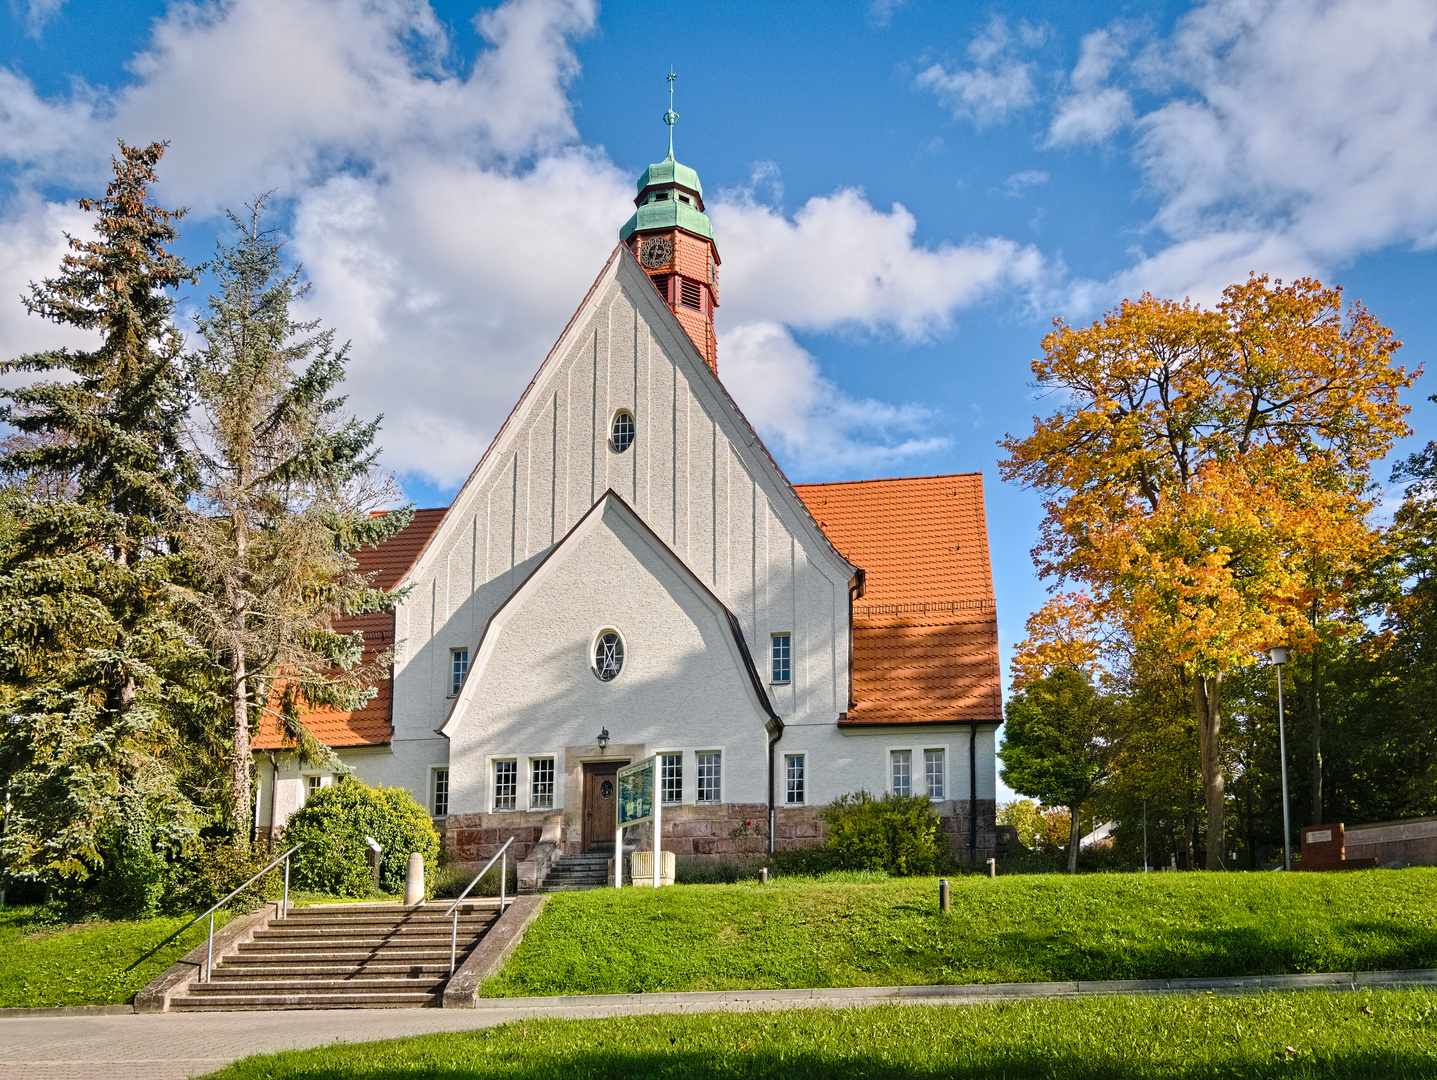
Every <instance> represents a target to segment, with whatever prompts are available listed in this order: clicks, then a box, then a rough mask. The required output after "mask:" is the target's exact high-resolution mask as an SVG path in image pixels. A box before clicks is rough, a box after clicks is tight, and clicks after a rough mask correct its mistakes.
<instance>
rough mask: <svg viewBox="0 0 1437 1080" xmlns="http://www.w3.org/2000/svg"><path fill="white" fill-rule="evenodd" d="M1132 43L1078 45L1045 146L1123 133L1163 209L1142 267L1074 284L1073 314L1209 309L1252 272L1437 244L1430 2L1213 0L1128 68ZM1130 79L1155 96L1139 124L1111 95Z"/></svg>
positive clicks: (1321, 271) (1297, 270)
mask: <svg viewBox="0 0 1437 1080" xmlns="http://www.w3.org/2000/svg"><path fill="white" fill-rule="evenodd" d="M1123 33H1124V31H1123V30H1122V28H1121V27H1115V28H1113V29H1112V30H1111V31H1098V32H1096V33H1094V34H1090V35H1088V37H1087V38H1085V39H1084V49H1083V59H1082V60H1081V61H1080V62H1079V65H1078V67H1077V68H1076V69H1075V70H1074V73H1073V77H1072V80H1071V83H1072V87H1073V95H1072V96H1071V97H1069V98H1067V99H1065V100H1064V101H1063V102H1062V103H1061V104H1060V107H1059V111H1058V114H1057V116H1056V117H1055V119H1054V121H1053V125H1052V127H1051V129H1050V138H1051V141H1052V142H1054V143H1058V142H1074V141H1081V140H1098V139H1101V138H1104V137H1106V136H1107V135H1109V134H1111V133H1112V131H1114V130H1116V128H1117V127H1118V126H1120V125H1122V124H1126V123H1129V122H1131V123H1132V125H1133V130H1134V131H1135V132H1136V136H1137V139H1136V143H1135V147H1134V160H1135V162H1136V164H1137V165H1138V166H1139V168H1140V169H1141V170H1142V172H1143V174H1144V177H1145V179H1146V182H1147V185H1148V187H1149V189H1150V191H1151V192H1152V193H1153V194H1154V195H1156V197H1157V199H1158V208H1157V211H1156V212H1155V214H1154V215H1153V218H1152V220H1151V222H1150V225H1149V229H1148V230H1147V234H1146V239H1147V241H1148V243H1147V244H1146V245H1145V248H1144V249H1142V250H1136V251H1135V252H1134V261H1133V265H1132V266H1131V267H1130V268H1129V269H1127V270H1125V271H1123V272H1122V273H1120V274H1118V275H1116V276H1115V277H1114V278H1113V279H1111V280H1109V281H1107V282H1077V283H1074V285H1073V287H1072V293H1071V295H1072V297H1073V299H1074V300H1075V301H1079V300H1081V301H1083V302H1086V303H1091V304H1093V305H1095V306H1096V305H1105V304H1108V303H1111V302H1112V300H1113V299H1115V298H1116V297H1117V296H1122V295H1134V294H1135V293H1138V292H1141V291H1143V290H1152V291H1154V292H1157V293H1160V294H1165V295H1175V296H1182V295H1190V296H1192V297H1194V298H1200V299H1205V300H1210V299H1212V298H1213V297H1215V296H1216V295H1217V293H1218V292H1219V291H1220V290H1221V288H1222V287H1223V286H1224V285H1227V284H1230V283H1232V282H1234V281H1241V280H1243V279H1245V278H1246V277H1247V274H1248V273H1249V271H1253V270H1256V271H1259V272H1263V273H1268V274H1272V275H1274V276H1281V277H1283V278H1287V279H1291V278H1293V277H1295V276H1298V275H1301V274H1315V275H1319V276H1321V275H1326V274H1330V273H1331V272H1332V271H1333V269H1335V268H1337V267H1340V266H1342V265H1344V264H1345V263H1348V262H1350V261H1351V260H1352V259H1354V258H1357V257H1359V256H1361V255H1363V254H1366V253H1369V252H1373V251H1378V250H1381V249H1383V248H1388V247H1392V246H1407V247H1412V248H1418V249H1425V248H1430V247H1432V246H1433V245H1434V244H1437V184H1434V182H1433V179H1432V178H1433V177H1434V176H1437V79H1434V78H1433V74H1432V73H1433V72H1434V71H1437V5H1433V4H1432V3H1431V2H1430V0H1328V2H1325V3H1321V4H1313V3H1310V2H1308V0H1208V2H1207V3H1203V4H1200V5H1199V6H1197V7H1195V8H1194V9H1193V10H1192V11H1191V12H1189V13H1188V14H1187V15H1185V16H1184V17H1183V18H1182V19H1181V20H1179V22H1178V25H1177V26H1176V28H1175V29H1174V31H1173V33H1172V34H1171V35H1170V36H1168V37H1166V38H1162V39H1159V40H1156V41H1153V42H1150V43H1149V45H1148V46H1147V47H1146V49H1144V50H1143V51H1142V52H1141V53H1140V55H1139V56H1138V57H1137V58H1136V59H1134V60H1133V61H1131V62H1130V63H1129V64H1128V65H1127V69H1126V71H1125V70H1123V69H1122V68H1121V67H1120V61H1121V60H1122V58H1123V54H1122V50H1121V45H1122V40H1123V39H1122V34H1123ZM1104 35H1106V36H1104ZM1123 76H1126V77H1127V78H1129V79H1130V80H1131V81H1132V82H1133V83H1134V84H1135V85H1138V86H1141V87H1142V88H1144V89H1145V90H1146V91H1147V92H1148V93H1150V94H1153V95H1156V96H1157V100H1156V102H1155V103H1154V104H1153V106H1152V107H1151V108H1149V109H1148V110H1147V111H1146V112H1144V113H1143V114H1141V115H1138V116H1135V117H1133V118H1132V119H1131V121H1129V119H1128V118H1127V116H1126V115H1125V114H1124V113H1123V111H1122V108H1120V107H1118V106H1116V105H1112V103H1111V101H1109V99H1107V98H1105V97H1104V95H1105V94H1107V93H1108V92H1109V91H1115V92H1117V91H1116V88H1115V87H1114V86H1112V85H1109V84H1110V83H1116V82H1120V81H1121V79H1122V77H1123ZM1122 92H1123V93H1124V94H1125V93H1126V92H1125V91H1122ZM1124 107H1125V106H1124Z"/></svg>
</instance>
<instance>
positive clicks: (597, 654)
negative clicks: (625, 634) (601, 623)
mask: <svg viewBox="0 0 1437 1080" xmlns="http://www.w3.org/2000/svg"><path fill="white" fill-rule="evenodd" d="M623 668H624V640H623V638H621V637H619V635H618V632H617V631H614V630H603V631H601V632H600V633H599V636H598V637H597V638H595V639H594V674H595V675H597V676H598V677H599V681H600V682H611V681H612V680H614V679H615V678H617V677H618V674H619V672H620V671H622V670H623Z"/></svg>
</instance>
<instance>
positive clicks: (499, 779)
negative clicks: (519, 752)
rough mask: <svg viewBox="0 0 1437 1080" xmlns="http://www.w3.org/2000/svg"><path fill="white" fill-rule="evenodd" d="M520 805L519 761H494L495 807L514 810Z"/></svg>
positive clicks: (496, 808)
mask: <svg viewBox="0 0 1437 1080" xmlns="http://www.w3.org/2000/svg"><path fill="white" fill-rule="evenodd" d="M518 805H519V763H518V762H517V761H496V762H494V809H495V810H513V809H516V808H517V807H518Z"/></svg>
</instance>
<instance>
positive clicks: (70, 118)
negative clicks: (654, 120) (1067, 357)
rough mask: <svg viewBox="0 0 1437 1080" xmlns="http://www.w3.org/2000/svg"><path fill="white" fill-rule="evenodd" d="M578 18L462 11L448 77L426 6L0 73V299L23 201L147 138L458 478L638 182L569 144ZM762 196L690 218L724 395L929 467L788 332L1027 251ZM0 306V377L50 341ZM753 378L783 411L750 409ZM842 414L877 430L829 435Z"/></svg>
mask: <svg viewBox="0 0 1437 1080" xmlns="http://www.w3.org/2000/svg"><path fill="white" fill-rule="evenodd" d="M594 19H595V8H594V4H593V2H592V0H509V2H508V3H506V4H504V5H502V6H500V7H498V8H495V9H493V10H492V11H488V12H486V13H484V14H483V15H481V16H480V17H479V20H478V23H477V25H478V26H479V28H480V31H481V33H482V34H483V35H484V37H485V39H486V42H487V47H486V48H485V49H484V50H483V51H482V52H481V53H480V54H479V56H478V57H477V58H476V59H475V62H474V64H473V68H472V70H471V71H470V73H469V74H468V75H467V76H466V75H461V74H458V73H456V70H455V67H454V65H453V63H452V62H451V61H452V57H451V56H450V43H449V39H448V37H447V34H446V32H445V30H444V28H443V26H442V25H441V24H440V22H439V21H438V20H437V19H436V17H435V15H434V13H433V11H432V10H431V9H430V7H429V6H428V4H427V3H426V2H424V0H232V2H230V3H226V4H223V5H219V4H216V5H203V6H202V5H197V4H196V5H191V4H184V3H180V4H176V5H175V6H173V7H172V8H170V10H169V12H168V14H167V15H166V16H165V17H164V18H163V19H162V20H160V21H159V22H157V23H156V24H155V26H154V29H153V32H152V37H151V40H150V42H149V44H148V45H147V47H146V48H145V50H144V51H143V52H142V53H141V54H139V55H137V56H135V57H133V58H132V59H131V61H130V64H129V68H130V71H131V73H132V76H133V78H132V80H131V81H130V82H129V83H127V84H126V85H125V86H123V87H121V88H120V89H118V90H116V91H114V92H106V93H102V92H100V91H96V90H93V89H90V88H86V87H83V86H80V87H78V88H76V89H75V90H73V91H72V92H71V93H70V94H68V95H63V96H59V97H55V98H52V99H44V98H41V97H39V96H38V95H37V94H36V93H35V92H34V90H33V88H32V87H31V86H30V84H28V83H27V82H26V81H25V80H24V79H22V78H21V77H20V76H18V75H15V74H13V73H10V72H5V71H3V70H0V156H3V157H4V158H5V159H6V160H8V162H9V164H10V166H11V169H10V173H9V176H10V180H11V193H10V196H9V198H8V200H7V201H6V203H5V205H4V209H3V212H0V243H4V244H5V249H6V250H7V251H8V252H9V253H11V254H12V256H13V257H12V259H11V260H9V261H8V262H7V264H6V267H5V270H4V271H3V272H0V288H7V289H8V290H9V292H10V293H11V295H13V294H14V293H16V292H18V291H20V289H21V287H22V285H23V281H24V280H28V277H37V276H40V275H43V274H46V273H51V272H53V270H54V268H55V266H56V265H57V264H58V259H59V246H58V245H59V244H60V242H61V241H60V239H59V236H58V232H59V228H60V227H61V226H65V227H71V228H74V227H77V226H79V225H80V224H81V223H83V221H84V217H83V215H80V214H79V212H78V211H76V210H73V209H69V208H64V207H59V206H55V205H53V204H49V203H46V202H45V201H44V200H43V199H41V198H39V197H38V196H37V195H35V194H34V192H35V191H37V190H40V189H41V188H42V187H43V186H44V185H48V184H56V185H60V186H64V187H68V188H71V189H79V190H85V191H94V190H96V189H97V188H98V187H99V186H100V185H102V184H103V183H104V180H105V177H106V174H107V171H108V161H109V157H110V154H111V153H112V152H113V148H114V139H115V138H116V137H117V136H119V137H124V138H125V139H126V140H127V141H130V142H134V143H140V142H146V141H149V140H151V139H155V138H167V139H169V140H170V143H171V146H170V149H169V151H168V152H167V154H166V156H165V159H164V161H163V162H162V163H161V166H160V169H159V174H160V180H161V183H160V186H159V187H158V188H157V190H156V196H157V198H159V199H160V200H161V202H163V203H165V204H167V205H172V206H173V205H185V204H187V205H189V206H191V207H192V208H193V216H192V217H191V219H190V220H191V222H195V221H210V222H215V221H217V220H218V218H219V213H220V211H221V210H222V209H223V208H224V207H227V206H229V207H233V206H238V205H241V204H242V203H243V202H244V201H245V200H246V199H248V198H250V197H251V196H253V194H255V193H256V192H259V191H264V190H268V189H271V188H273V189H276V192H277V194H276V198H275V200H274V204H273V205H275V206H276V207H278V208H279V209H280V210H282V211H286V212H288V214H289V220H288V231H289V234H290V237H291V242H290V246H289V249H288V254H289V255H290V256H291V257H293V258H295V259H297V260H299V261H302V262H303V263H304V264H305V270H306V274H307V276H308V278H309V280H310V281H311V282H312V290H311V292H310V294H309V296H308V297H307V298H306V300H305V302H304V308H305V315H306V316H307V317H317V318H321V319H323V320H324V322H325V324H326V325H328V326H332V327H334V328H336V330H337V331H338V332H339V334H340V337H341V340H343V339H346V338H348V339H352V342H353V348H352V352H351V364H350V376H349V380H348V382H347V383H346V387H345V389H346V392H347V393H348V394H349V399H350V406H351V407H352V408H353V409H354V410H355V411H356V412H357V413H359V414H360V415H373V414H374V413H377V412H383V413H385V416H386V419H385V423H384V428H383V431H382V432H381V436H380V438H381V441H382V443H383V445H384V447H385V462H386V464H387V465H388V466H389V467H390V468H393V469H395V470H397V471H400V472H401V473H417V474H422V475H423V476H425V477H426V478H428V479H430V480H432V481H434V482H437V483H439V484H441V485H443V484H452V483H455V482H457V481H459V480H461V479H462V478H463V477H464V476H465V475H466V474H467V473H468V471H469V470H470V469H471V468H472V466H473V464H474V462H475V461H476V460H477V458H478V456H479V454H480V453H482V452H483V449H484V447H485V446H486V445H487V443H488V441H489V439H490V437H491V436H492V434H493V432H494V430H495V429H496V428H497V426H498V424H499V423H500V422H502V420H503V417H504V415H505V414H506V413H507V412H508V410H509V408H510V407H511V405H512V404H513V402H514V401H515V399H516V398H517V396H518V394H519V393H520V392H521V391H522V389H523V387H524V385H525V384H526V383H527V381H528V380H529V378H530V377H531V375H532V374H533V371H534V369H535V368H536V367H537V365H538V363H539V362H540V360H541V359H542V358H543V357H544V355H545V354H546V353H547V352H548V349H549V347H550V346H551V345H552V343H553V339H554V338H555V337H556V336H557V334H558V333H559V332H560V330H561V329H562V327H563V326H564V323H565V321H566V320H567V319H568V317H569V315H570V314H571V313H572V311H573V309H574V307H575V306H576V305H577V304H578V302H579V300H580V299H581V298H582V297H583V295H584V293H585V291H586V289H587V287H588V285H589V283H590V282H591V280H592V278H593V275H594V274H596V273H597V272H598V270H599V268H600V267H601V266H602V265H603V262H604V260H605V258H606V257H607V255H608V254H609V252H610V251H611V250H612V249H613V246H614V244H615V242H616V240H617V230H618V227H619V225H620V224H621V223H622V222H623V221H624V219H625V218H626V217H627V216H628V214H629V212H630V210H631V207H630V199H631V196H632V183H633V179H632V177H629V176H627V175H623V174H620V173H619V172H618V171H617V170H616V169H615V167H614V166H613V164H612V163H611V162H610V161H609V160H608V158H607V157H606V156H605V155H604V154H603V153H602V152H601V151H598V150H595V149H592V148H589V147H585V146H583V145H582V144H581V143H580V142H579V139H578V135H577V132H576V129H575V126H574V122H573V108H572V105H571V103H570V101H569V98H568V96H567V89H568V86H569V84H570V82H571V81H572V80H573V79H574V78H575V76H576V75H577V73H578V66H577V61H576V59H575V56H574V53H573V49H572V46H571V42H572V41H573V40H574V39H575V38H576V37H578V36H581V35H583V34H585V33H587V32H588V31H589V30H590V29H591V28H592V27H593V25H594ZM759 193H762V195H763V196H765V197H767V198H770V199H775V200H777V199H781V198H782V185H781V184H780V182H779V177H778V169H777V167H776V166H774V165H773V164H772V163H766V162H765V163H759V164H758V165H756V166H755V167H754V171H753V176H752V178H751V181H750V183H749V185H748V186H747V188H746V189H745V190H742V191H739V192H735V193H727V194H726V195H725V194H720V196H719V198H717V199H715V200H714V202H713V203H712V204H711V208H712V211H713V214H714V217H715V220H716V221H717V222H718V223H719V229H720V237H721V240H720V243H721V249H722V251H723V254H724V256H725V260H726V261H725V263H724V279H723V282H722V288H723V290H724V292H723V301H724V307H723V309H722V311H721V313H720V325H721V327H724V326H727V327H728V328H729V330H728V332H727V333H725V335H724V339H723V340H724V342H725V345H724V349H725V350H726V352H725V353H723V354H721V364H722V370H723V371H724V375H725V380H726V381H727V382H728V383H729V384H730V385H731V386H732V387H733V389H734V391H735V393H736V395H737V396H738V397H739V398H740V400H743V401H745V402H747V403H749V405H750V407H751V408H752V409H753V410H754V416H755V419H756V422H757V423H759V424H760V428H761V430H763V431H765V433H766V435H768V436H771V437H773V438H774V439H775V440H776V445H779V446H782V447H783V448H784V450H785V452H786V453H787V454H789V455H790V456H791V459H792V460H793V461H796V462H799V463H801V464H800V467H803V468H806V469H818V468H821V467H822V466H823V465H824V463H827V464H828V465H829V466H830V467H849V466H852V465H853V464H854V463H856V462H858V461H867V462H869V463H870V464H871V465H873V466H875V467H877V466H881V465H883V464H884V463H886V462H889V461H893V460H896V459H897V457H901V456H904V455H908V454H913V453H918V452H922V451H923V450H924V449H926V448H930V447H932V446H934V445H936V443H935V442H934V440H932V439H927V438H924V437H923V436H922V431H921V429H922V428H923V425H925V424H927V423H930V422H931V421H932V418H931V417H930V416H929V415H928V414H927V413H926V412H925V411H923V410H920V409H915V408H911V407H903V406H892V405H886V404H883V403H879V402H866V401H865V402H853V401H851V400H850V399H848V398H847V397H845V396H844V395H843V394H841V393H840V392H839V391H838V390H837V389H836V388H834V386H833V385H832V383H831V382H829V381H828V380H826V379H825V378H823V376H822V375H821V374H820V373H819V371H818V368H817V362H816V360H814V358H813V357H812V356H811V355H809V354H808V353H806V352H804V351H803V350H802V349H800V348H799V347H798V346H797V344H796V343H794V342H793V339H792V338H791V337H790V336H789V333H788V330H787V329H786V327H787V326H794V327H801V328H804V329H808V330H814V331H820V332H823V331H834V330H842V329H845V328H857V329H861V330H863V331H865V332H872V333H878V334H894V335H897V336H899V337H902V338H907V339H919V338H923V337H926V336H929V335H932V334H935V333H940V332H942V331H944V330H946V329H947V328H948V327H949V326H950V325H951V321H952V318H953V316H954V313H955V311H956V310H957V309H959V308H960V307H962V306H963V305H965V304H968V303H972V302H973V301H975V300H978V299H981V298H982V297H984V296H986V295H988V294H989V293H990V292H991V291H993V290H994V289H996V288H999V287H1001V286H1002V285H1003V284H1004V283H1012V282H1024V281H1028V280H1030V279H1032V278H1034V277H1035V276H1036V275H1037V274H1038V273H1039V272H1040V270H1041V260H1040V259H1039V257H1038V255H1037V253H1036V252H1034V251H1032V250H1031V249H1027V248H1021V247H1019V246H1018V245H1016V244H1013V243H1011V242H1009V241H1005V240H1000V239H990V240H979V241H974V242H970V243H966V244H963V245H958V246H955V245H949V244H942V245H938V246H936V247H928V246H922V245H918V244H915V243H914V239H913V237H914V232H915V222H914V220H913V217H912V215H911V214H909V213H908V212H907V211H906V210H904V209H903V208H902V207H900V206H895V207H894V208H893V209H892V210H891V211H890V212H887V213H884V212H880V211H878V210H876V209H874V208H873V207H872V206H870V205H869V204H868V203H867V201H866V200H865V199H864V198H863V197H862V195H861V194H859V193H858V192H855V191H839V192H836V193H834V194H833V195H830V196H827V197H823V198H817V199H812V200H810V201H809V202H808V203H807V204H805V205H804V206H803V207H802V208H801V209H800V210H799V212H798V213H797V214H796V215H795V216H794V217H793V218H791V219H790V218H787V217H785V216H784V215H782V214H781V213H779V212H778V211H776V210H772V209H770V208H768V207H767V206H763V205H760V204H758V203H757V202H755V199H756V198H757V197H758V195H759ZM12 277H13V279H14V280H13V281H12ZM795 283H798V285H799V288H798V289H797V291H796V292H795V288H794V286H795ZM780 296H786V299H785V300H784V301H783V302H782V303H779V301H778V298H779V297H780ZM0 312H3V313H0V356H14V355H17V354H18V353H20V352H21V351H24V350H25V349H28V348H35V347H39V346H40V345H42V344H44V343H46V342H51V343H53V342H54V341H56V340H57V338H56V335H55V331H56V328H54V327H52V326H49V325H48V324H43V323H39V322H38V320H34V319H29V320H26V319H25V318H24V317H23V313H22V312H20V309H18V306H17V305H14V304H13V303H11V304H5V303H4V302H3V297H0ZM785 342H787V345H786V346H785V344H784V343H785ZM728 350H731V351H732V353H733V355H732V357H730V356H728V355H727V351H728ZM764 365H768V367H767V368H765V367H764ZM759 371H764V372H765V374H762V375H760V376H757V377H755V375H754V373H755V372H759ZM775 372H784V373H786V374H785V375H784V378H785V379H787V380H788V382H787V385H788V388H789V390H791V391H792V396H791V397H790V399H789V401H790V404H791V403H792V402H794V401H802V402H803V403H804V405H803V408H802V409H800V410H797V411H793V409H792V408H790V409H789V411H788V412H787V413H783V412H782V410H779V409H777V407H776V406H772V405H771V404H770V405H765V401H768V400H769V399H768V398H766V397H765V396H764V395H765V393H766V390H765V386H766V380H770V378H771V377H772V376H774V374H775ZM860 416H861V417H862V421H861V422H862V423H866V424H868V425H872V424H874V423H877V424H878V429H875V430H881V431H882V432H883V434H882V435H881V436H879V437H873V436H871V435H867V436H865V437H864V438H863V439H862V440H858V439H855V438H851V437H850V436H851V435H852V434H853V433H854V432H857V431H858V430H859V425H860V420H859V419H858V418H859V417H860Z"/></svg>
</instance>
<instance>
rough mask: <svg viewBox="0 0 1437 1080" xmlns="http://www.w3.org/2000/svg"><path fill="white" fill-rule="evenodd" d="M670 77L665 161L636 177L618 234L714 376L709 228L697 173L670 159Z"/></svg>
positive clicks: (714, 271) (714, 276)
mask: <svg viewBox="0 0 1437 1080" xmlns="http://www.w3.org/2000/svg"><path fill="white" fill-rule="evenodd" d="M674 78H675V76H674V74H673V73H672V72H670V73H669V76H668V79H669V111H668V112H666V113H664V123H666V124H668V125H669V156H668V157H666V158H664V160H663V161H660V162H658V163H657V164H654V165H650V166H649V167H648V168H647V169H645V170H644V174H643V175H642V176H640V177H639V194H638V196H637V197H636V198H635V199H634V205H635V206H636V207H638V209H637V210H635V211H634V215H633V217H631V218H629V220H628V221H627V222H625V224H624V227H623V228H622V229H620V230H619V240H620V242H621V243H623V244H625V245H626V246H627V247H628V249H629V250H630V251H632V252H633V253H634V257H635V258H637V259H638V260H639V264H640V265H641V266H643V268H644V272H645V273H646V274H648V275H649V280H650V281H652V282H653V283H654V288H656V289H658V290H659V293H660V295H662V296H663V298H664V300H665V301H666V302H667V303H668V305H669V307H670V308H672V309H673V312H674V314H675V315H676V316H678V320H679V323H680V324H681V325H682V326H683V328H684V329H685V330H686V331H687V332H688V335H689V338H690V339H692V341H693V343H694V345H695V346H697V348H698V350H699V352H700V353H701V354H702V355H703V358H704V359H705V360H706V361H708V365H709V367H711V368H713V370H714V373H715V374H717V373H718V342H717V341H716V340H715V338H714V308H716V307H718V267H719V261H720V260H719V256H718V248H717V247H715V246H714V231H713V225H712V223H711V222H710V221H709V218H708V215H707V214H705V213H704V189H703V185H702V184H700V183H699V174H698V173H697V172H695V171H694V170H693V169H691V168H689V167H688V166H687V165H680V164H679V163H678V162H677V161H675V160H674V121H676V120H677V119H678V118H679V114H678V113H676V112H674V108H673V104H674V103H673V94H674Z"/></svg>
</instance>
